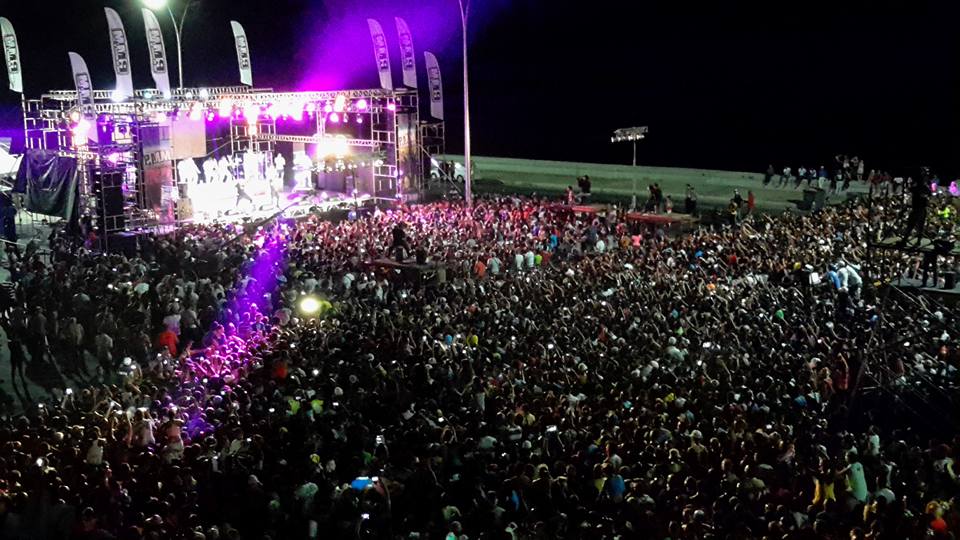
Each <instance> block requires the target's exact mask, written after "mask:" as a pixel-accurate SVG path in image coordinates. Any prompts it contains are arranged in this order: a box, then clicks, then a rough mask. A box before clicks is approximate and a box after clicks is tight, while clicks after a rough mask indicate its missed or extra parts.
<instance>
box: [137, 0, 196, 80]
mask: <svg viewBox="0 0 960 540" xmlns="http://www.w3.org/2000/svg"><path fill="white" fill-rule="evenodd" d="M192 3H193V0H187V2H186V3H185V4H184V5H183V13H181V14H180V22H179V23H178V22H177V17H176V16H175V15H174V14H173V9H171V8H170V4H169V2H168V0H143V4H144V5H145V6H147V7H148V8H149V9H152V10H154V11H159V10H161V9H166V10H167V13H168V14H169V15H170V21H171V22H172V23H173V31H174V35H176V37H177V74H178V75H179V77H178V78H177V82H178V83H179V84H178V88H180V89H181V90H183V45H182V39H183V38H182V34H183V22H184V21H185V20H186V19H187V11H189V10H190V4H192Z"/></svg>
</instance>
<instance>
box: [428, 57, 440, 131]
mask: <svg viewBox="0 0 960 540" xmlns="http://www.w3.org/2000/svg"><path fill="white" fill-rule="evenodd" d="M423 57H424V58H425V59H426V62H427V81H428V84H429V87H430V116H432V117H434V118H436V119H437V120H443V79H442V78H441V77H440V64H439V63H438V62H437V57H436V56H434V55H433V53H431V52H425V53H423Z"/></svg>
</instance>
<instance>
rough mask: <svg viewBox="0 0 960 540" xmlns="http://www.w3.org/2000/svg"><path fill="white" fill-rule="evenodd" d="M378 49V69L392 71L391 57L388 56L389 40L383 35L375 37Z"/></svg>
mask: <svg viewBox="0 0 960 540" xmlns="http://www.w3.org/2000/svg"><path fill="white" fill-rule="evenodd" d="M374 43H375V44H376V48H377V68H378V69H379V70H380V71H389V70H390V57H389V56H388V55H387V38H386V37H384V35H383V34H380V35H378V36H375V37H374Z"/></svg>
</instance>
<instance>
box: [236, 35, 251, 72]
mask: <svg viewBox="0 0 960 540" xmlns="http://www.w3.org/2000/svg"><path fill="white" fill-rule="evenodd" d="M237 56H238V57H239V58H240V69H250V48H249V47H248V46H247V36H237Z"/></svg>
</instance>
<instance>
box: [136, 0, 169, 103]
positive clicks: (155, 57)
mask: <svg viewBox="0 0 960 540" xmlns="http://www.w3.org/2000/svg"><path fill="white" fill-rule="evenodd" d="M142 11H143V24H144V28H146V31H147V48H148V49H149V51H150V73H151V74H153V82H155V83H156V84H157V90H158V91H159V92H160V93H161V94H163V95H164V96H169V95H170V74H169V72H168V68H169V67H170V66H168V65H167V49H166V48H165V47H164V46H163V32H161V31H160V22H159V21H157V16H156V15H154V14H153V12H152V11H150V10H149V9H147V8H143V10H142Z"/></svg>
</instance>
